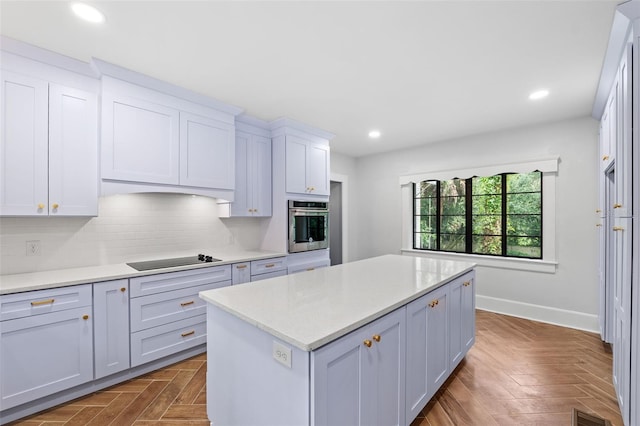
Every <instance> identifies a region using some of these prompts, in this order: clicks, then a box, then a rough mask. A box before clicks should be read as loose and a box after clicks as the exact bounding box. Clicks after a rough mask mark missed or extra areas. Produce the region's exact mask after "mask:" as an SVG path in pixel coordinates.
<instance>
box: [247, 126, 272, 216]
mask: <svg viewBox="0 0 640 426" xmlns="http://www.w3.org/2000/svg"><path fill="white" fill-rule="evenodd" d="M251 148H252V149H251V158H252V161H251V164H252V166H251V169H252V176H251V180H250V182H251V199H252V200H253V203H252V208H253V216H261V217H268V216H271V194H272V189H271V139H269V138H265V137H263V136H254V137H253V139H252V144H251Z"/></svg>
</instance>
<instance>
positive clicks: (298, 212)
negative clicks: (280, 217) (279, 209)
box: [289, 209, 329, 215]
mask: <svg viewBox="0 0 640 426" xmlns="http://www.w3.org/2000/svg"><path fill="white" fill-rule="evenodd" d="M289 211H290V212H291V213H293V214H296V215H305V214H328V213H329V210H308V209H305V210H301V209H289Z"/></svg>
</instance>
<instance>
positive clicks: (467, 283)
mask: <svg viewBox="0 0 640 426" xmlns="http://www.w3.org/2000/svg"><path fill="white" fill-rule="evenodd" d="M462 285H463V286H465V287H469V286H470V285H471V281H465V282H463V283H462Z"/></svg>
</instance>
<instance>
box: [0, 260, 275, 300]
mask: <svg viewBox="0 0 640 426" xmlns="http://www.w3.org/2000/svg"><path fill="white" fill-rule="evenodd" d="M202 253H206V254H207V255H209V256H213V257H215V258H217V259H221V261H220V262H213V263H202V264H198V265H188V266H179V267H176V268H162V269H153V270H149V271H137V270H135V269H133V268H132V267H130V266H128V265H127V264H126V263H116V264H112V265H98V266H86V267H82V268H69V269H57V270H52V271H42V272H29V273H24V274H12V275H0V294H9V293H19V292H23V291H32V290H42V289H47V288H56V287H65V286H69V285H76V284H85V283H95V282H100V281H110V280H116V279H120V278H133V277H140V276H144V275H155V274H164V273H167V272H176V271H185V270H189V269H195V268H210V267H213V266H221V265H228V264H231V263H238V262H248V261H251V260H260V259H269V258H271V257H280V256H286V255H287V254H286V253H277V252H267V251H232V252H227V251H220V252H216V251H211V250H206V251H203V252H202ZM196 254H198V252H197V251H193V252H188V253H185V252H181V253H175V255H173V254H171V255H166V256H165V255H161V256H156V257H154V258H149V259H145V258H139V259H135V261H142V260H156V259H164V258H171V257H182V256H194V255H196Z"/></svg>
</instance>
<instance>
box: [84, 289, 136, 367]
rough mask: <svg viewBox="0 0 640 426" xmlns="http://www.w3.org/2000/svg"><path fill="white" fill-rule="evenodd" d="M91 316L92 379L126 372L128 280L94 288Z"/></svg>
mask: <svg viewBox="0 0 640 426" xmlns="http://www.w3.org/2000/svg"><path fill="white" fill-rule="evenodd" d="M93 315H94V319H93V329H94V332H95V336H94V347H95V357H94V362H95V367H94V368H95V378H96V379H99V378H101V377H106V376H109V375H111V374H114V373H118V372H120V371H124V370H126V369H128V368H129V367H130V362H129V280H127V279H124V280H115V281H106V282H102V283H96V284H94V285H93Z"/></svg>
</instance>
